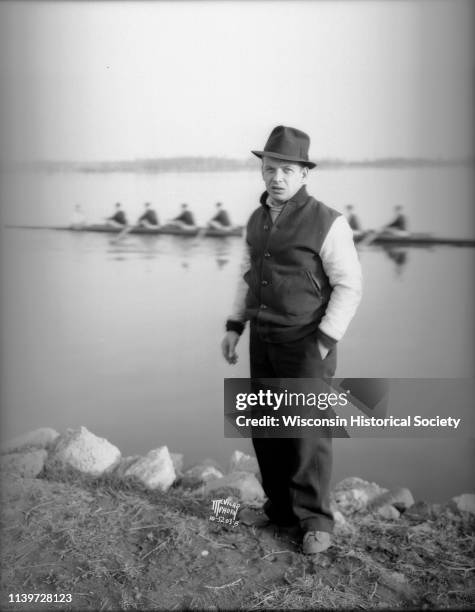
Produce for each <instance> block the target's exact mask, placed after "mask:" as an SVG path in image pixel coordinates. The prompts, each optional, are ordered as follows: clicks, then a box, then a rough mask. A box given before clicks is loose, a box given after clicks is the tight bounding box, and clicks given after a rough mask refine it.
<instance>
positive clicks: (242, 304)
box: [228, 241, 251, 323]
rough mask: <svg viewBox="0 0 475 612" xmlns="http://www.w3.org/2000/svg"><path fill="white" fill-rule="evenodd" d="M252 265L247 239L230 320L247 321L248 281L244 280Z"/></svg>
mask: <svg viewBox="0 0 475 612" xmlns="http://www.w3.org/2000/svg"><path fill="white" fill-rule="evenodd" d="M250 267H251V256H250V253H249V245H248V244H247V241H246V242H245V243H244V249H243V254H242V259H241V264H240V267H239V280H238V283H237V285H236V290H235V293H234V300H233V305H232V308H231V314H230V315H229V316H228V320H231V321H239V322H240V323H245V322H246V314H245V313H246V296H247V290H248V286H247V283H246V281H245V280H244V278H243V277H244V274H245V273H246V272H247V271H248V270H249V269H250Z"/></svg>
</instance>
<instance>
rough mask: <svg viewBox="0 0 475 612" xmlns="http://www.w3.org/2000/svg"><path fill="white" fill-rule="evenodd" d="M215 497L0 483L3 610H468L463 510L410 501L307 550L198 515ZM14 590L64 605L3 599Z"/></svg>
mask: <svg viewBox="0 0 475 612" xmlns="http://www.w3.org/2000/svg"><path fill="white" fill-rule="evenodd" d="M221 493H222V494H226V491H221ZM228 493H230V494H231V495H232V494H233V493H235V492H233V491H232V490H230V491H228ZM215 496H216V495H214V496H211V495H210V496H207V497H206V496H203V494H202V493H199V492H198V491H197V490H186V489H183V488H181V487H179V486H173V487H171V488H170V489H169V490H168V491H167V492H166V493H160V492H157V491H149V490H147V489H146V488H145V487H143V486H140V485H139V484H138V483H134V482H129V483H127V482H124V481H121V480H118V479H115V478H114V477H113V476H111V475H103V476H100V477H90V476H84V475H81V476H78V475H77V474H73V473H72V472H69V473H68V472H67V471H63V472H61V473H53V472H50V473H48V471H45V472H43V473H42V474H41V475H40V477H39V478H14V479H12V478H11V479H7V480H5V481H4V482H3V485H2V523H1V543H2V553H1V561H2V570H1V571H2V575H1V593H0V603H1V609H3V610H13V609H15V610H18V609H23V610H26V609H28V610H30V609H31V610H37V609H41V610H49V609H55V610H58V609H61V610H84V609H86V610H126V609H140V610H157V609H172V608H175V609H193V608H196V609H221V608H223V609H236V608H239V609H247V610H251V609H264V608H265V609H315V608H316V609H350V608H351V609H355V608H360V609H361V608H362V609H366V608H368V609H371V608H379V609H381V608H383V609H388V608H390V609H393V608H408V607H409V608H417V609H438V608H451V609H453V608H465V609H469V608H473V603H474V597H473V595H474V586H475V584H474V576H473V574H474V572H473V570H474V568H473V542H474V518H473V516H472V515H470V514H469V513H467V512H456V511H454V509H453V508H451V507H450V506H449V505H446V506H437V505H428V504H425V503H423V502H418V503H416V504H415V505H414V506H413V507H412V508H410V509H408V510H407V511H406V512H404V513H403V514H402V515H401V516H400V518H398V519H397V520H384V519H381V518H378V517H377V516H376V515H375V514H373V513H369V512H364V513H356V514H353V515H352V517H351V519H349V522H348V526H347V527H346V528H344V529H343V528H337V529H336V532H335V535H334V540H333V546H332V547H331V548H330V549H328V551H326V552H325V553H322V554H320V555H317V556H314V557H308V556H305V555H302V554H301V552H300V548H299V542H298V541H296V540H294V539H293V538H292V537H291V536H289V535H286V534H285V533H279V532H277V531H276V530H275V529H274V528H273V527H267V528H265V529H261V530H257V529H255V528H251V527H246V526H244V525H242V524H239V525H237V526H236V527H231V526H229V525H224V524H219V523H217V522H213V521H210V518H209V517H210V514H212V512H211V500H212V497H215ZM17 593H18V594H21V593H29V594H34V593H50V594H51V595H52V597H54V595H57V594H61V593H63V594H68V593H69V594H71V598H72V601H71V602H70V603H62V604H60V603H56V604H55V603H50V604H48V603H41V604H40V603H37V604H35V603H31V604H28V603H25V604H22V603H17V602H9V596H10V594H12V595H15V594H17Z"/></svg>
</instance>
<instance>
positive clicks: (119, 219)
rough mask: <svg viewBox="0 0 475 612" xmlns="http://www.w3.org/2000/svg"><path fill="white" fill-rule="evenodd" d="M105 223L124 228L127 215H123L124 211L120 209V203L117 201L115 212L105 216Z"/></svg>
mask: <svg viewBox="0 0 475 612" xmlns="http://www.w3.org/2000/svg"><path fill="white" fill-rule="evenodd" d="M106 223H107V225H109V226H110V227H118V228H124V227H125V226H126V225H127V217H126V216H125V213H124V211H123V210H122V205H121V204H120V202H117V204H116V205H115V213H114V214H113V215H111V216H110V217H107V218H106Z"/></svg>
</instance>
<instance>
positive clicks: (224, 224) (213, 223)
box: [208, 202, 233, 231]
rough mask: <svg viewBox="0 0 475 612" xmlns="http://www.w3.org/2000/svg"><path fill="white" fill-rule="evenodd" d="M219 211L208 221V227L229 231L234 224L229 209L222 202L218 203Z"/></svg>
mask: <svg viewBox="0 0 475 612" xmlns="http://www.w3.org/2000/svg"><path fill="white" fill-rule="evenodd" d="M216 208H217V212H216V214H215V215H214V217H213V218H212V219H211V220H210V221H209V222H208V228H210V229H217V230H223V231H229V230H230V229H232V227H233V225H232V223H231V218H230V216H229V213H228V211H227V210H225V209H224V208H223V205H222V203H221V202H217V203H216Z"/></svg>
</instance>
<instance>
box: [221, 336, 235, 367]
mask: <svg viewBox="0 0 475 612" xmlns="http://www.w3.org/2000/svg"><path fill="white" fill-rule="evenodd" d="M238 342H239V334H237V333H236V332H234V331H228V332H226V335H225V336H224V338H223V341H222V342H221V350H222V352H223V357H224V358H225V359H226V361H227V362H228V363H231V364H235V363H237V360H238V356H237V354H236V345H237V343H238Z"/></svg>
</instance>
